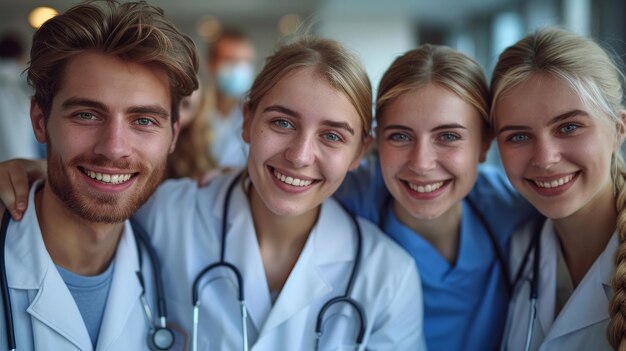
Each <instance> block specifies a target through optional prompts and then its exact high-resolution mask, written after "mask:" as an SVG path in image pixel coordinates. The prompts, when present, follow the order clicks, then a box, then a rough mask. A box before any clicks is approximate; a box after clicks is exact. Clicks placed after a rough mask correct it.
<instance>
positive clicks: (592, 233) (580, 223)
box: [553, 188, 617, 287]
mask: <svg viewBox="0 0 626 351" xmlns="http://www.w3.org/2000/svg"><path fill="white" fill-rule="evenodd" d="M616 219H617V210H616V208H615V198H614V196H613V191H612V188H609V189H608V190H606V191H605V192H604V193H603V194H600V195H599V196H598V199H597V200H596V201H592V202H590V203H589V204H588V205H587V206H585V207H583V208H582V209H580V210H578V211H577V212H576V213H574V214H572V215H570V216H568V217H565V218H562V219H555V220H553V222H554V229H555V231H556V234H557V236H558V238H559V240H560V243H561V249H562V250H563V256H564V258H565V262H566V264H567V268H568V270H569V273H570V276H571V278H572V282H573V283H574V287H576V286H577V285H578V283H580V281H581V280H582V279H583V277H584V276H585V274H586V273H587V271H588V270H589V268H591V265H593V263H594V262H595V260H596V259H597V258H598V256H600V254H601V253H602V252H603V251H604V249H605V248H606V245H607V244H608V242H609V240H610V239H611V236H612V235H613V232H614V231H615V227H616Z"/></svg>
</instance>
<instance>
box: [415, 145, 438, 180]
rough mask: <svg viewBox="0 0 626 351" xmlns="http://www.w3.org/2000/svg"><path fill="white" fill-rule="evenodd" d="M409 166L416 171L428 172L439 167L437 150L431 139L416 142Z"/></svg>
mask: <svg viewBox="0 0 626 351" xmlns="http://www.w3.org/2000/svg"><path fill="white" fill-rule="evenodd" d="M408 166H409V169H410V170H411V171H413V172H415V173H423V172H427V171H430V170H433V169H435V168H436V167H437V150H435V147H434V146H433V145H432V144H431V143H430V141H429V140H417V141H416V142H415V145H414V146H413V149H412V150H411V154H410V159H409V162H408Z"/></svg>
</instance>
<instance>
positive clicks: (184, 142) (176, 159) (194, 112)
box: [167, 85, 216, 179]
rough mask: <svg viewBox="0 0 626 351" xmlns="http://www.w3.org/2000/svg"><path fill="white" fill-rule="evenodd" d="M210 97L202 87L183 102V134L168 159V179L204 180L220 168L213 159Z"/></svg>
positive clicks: (181, 110)
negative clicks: (208, 105)
mask: <svg viewBox="0 0 626 351" xmlns="http://www.w3.org/2000/svg"><path fill="white" fill-rule="evenodd" d="M206 101H207V99H206V94H205V91H204V89H203V87H202V85H200V86H199V87H198V89H197V90H196V91H194V92H193V93H192V94H191V96H188V97H185V98H183V100H182V101H181V102H180V112H179V113H180V116H179V120H180V133H179V135H178V141H177V142H176V149H175V150H174V152H172V153H171V154H170V155H169V157H168V159H167V178H182V177H190V178H194V179H201V178H202V176H204V175H205V174H206V173H207V172H209V171H211V170H212V169H214V168H215V167H216V163H215V160H214V159H213V157H212V156H211V152H210V149H211V142H210V131H209V122H208V118H207V114H206V109H207V104H206Z"/></svg>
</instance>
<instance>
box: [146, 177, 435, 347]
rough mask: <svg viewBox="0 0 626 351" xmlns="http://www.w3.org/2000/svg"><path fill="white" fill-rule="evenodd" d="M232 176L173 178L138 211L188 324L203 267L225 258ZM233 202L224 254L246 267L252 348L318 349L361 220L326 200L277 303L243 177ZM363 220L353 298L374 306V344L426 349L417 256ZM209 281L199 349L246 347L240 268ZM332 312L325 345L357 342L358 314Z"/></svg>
mask: <svg viewBox="0 0 626 351" xmlns="http://www.w3.org/2000/svg"><path fill="white" fill-rule="evenodd" d="M232 179H233V176H232V175H230V176H223V177H220V178H217V179H215V180H213V182H212V183H211V184H210V185H209V186H207V187H205V188H201V189H199V190H198V188H197V187H196V185H195V182H190V181H180V180H179V181H169V182H166V183H164V184H163V185H162V186H161V187H160V189H159V190H158V191H157V192H156V193H155V195H154V196H153V197H152V198H151V200H150V201H149V202H148V203H147V204H146V205H145V206H144V208H142V209H141V210H140V211H139V212H138V214H137V216H136V217H135V218H136V219H138V220H139V222H140V223H142V224H143V225H144V226H146V227H147V231H148V233H151V235H152V236H153V243H154V245H155V247H156V248H157V250H158V251H159V252H160V256H161V257H162V258H163V261H164V268H163V270H164V273H163V275H164V277H165V278H166V281H167V280H169V282H170V283H169V284H166V290H167V296H168V304H169V305H168V306H169V309H170V311H171V312H172V313H171V314H172V318H173V319H174V321H175V322H178V323H182V324H183V325H184V326H185V329H187V330H191V324H192V323H191V322H192V302H191V301H192V299H191V296H192V291H191V290H192V289H191V285H192V282H193V280H194V278H195V277H196V275H197V274H198V273H199V272H200V271H201V270H202V269H203V268H204V267H205V266H207V265H209V264H211V263H214V262H217V261H218V260H219V252H220V245H221V236H222V231H221V228H222V218H223V207H224V201H225V194H226V188H227V185H228V184H230V182H231V181H232ZM229 208H230V211H229V214H228V218H227V219H228V220H227V228H228V231H227V233H226V235H227V239H226V242H227V244H226V250H225V251H226V253H225V257H226V260H227V261H228V262H230V263H232V264H234V265H235V266H236V267H238V268H239V270H240V271H241V274H242V276H243V281H244V293H245V296H246V300H247V305H248V310H249V315H250V319H249V322H248V333H249V342H250V349H251V350H255V351H261V350H268V351H270V350H271V351H280V350H301V351H306V350H313V348H314V345H315V341H314V340H315V322H316V318H317V315H318V312H319V311H320V309H321V307H322V305H323V304H324V303H325V302H326V301H328V300H329V299H331V298H333V297H336V296H339V295H342V294H343V293H344V291H345V289H346V286H347V282H348V276H349V275H350V272H351V270H352V267H353V264H354V257H355V241H356V240H355V236H356V232H355V230H354V229H353V228H354V226H353V222H352V221H351V220H350V217H348V215H346V213H345V212H344V211H343V209H342V208H340V206H339V205H338V203H336V202H335V201H334V200H332V199H331V200H327V201H326V202H324V203H323V205H322V209H321V212H320V216H319V219H318V222H317V224H316V225H315V227H314V228H313V230H312V232H311V234H310V236H309V238H308V240H307V242H306V244H305V246H304V248H303V250H302V253H301V255H300V257H299V258H298V261H297V263H296V264H295V266H294V268H293V270H292V272H291V274H290V276H289V278H288V280H287V282H286V283H285V285H284V287H283V289H282V291H281V292H280V295H279V296H278V299H277V300H276V301H275V303H274V304H273V305H272V302H271V298H270V292H269V288H268V285H267V280H266V278H265V271H264V268H263V262H262V260H261V255H260V251H259V245H258V242H257V238H256V234H255V229H254V223H253V221H252V216H251V213H250V209H249V206H248V200H247V197H246V194H245V193H244V191H243V189H242V186H241V185H240V184H238V185H237V186H236V187H235V190H234V191H233V193H232V197H231V201H230V207H229ZM359 223H360V226H361V228H362V234H363V242H362V245H363V246H362V254H361V255H362V256H361V267H360V269H359V271H358V273H357V278H356V281H355V284H354V286H353V289H352V294H351V297H353V298H354V299H356V300H357V301H359V302H360V303H361V304H362V306H363V308H364V310H365V312H366V315H367V328H366V337H365V341H364V342H365V344H366V346H367V349H368V350H424V349H425V344H424V337H423V332H422V314H423V307H422V292H421V286H420V282H419V276H418V274H417V271H416V268H415V264H414V262H413V260H412V259H411V258H410V257H409V256H408V254H407V253H406V252H404V251H403V250H402V249H401V248H400V247H399V246H397V245H396V244H395V243H393V242H392V241H391V240H390V239H389V238H388V237H387V236H385V235H383V234H382V233H381V232H380V231H379V230H378V229H377V228H376V227H375V226H374V225H373V224H371V223H369V222H367V221H365V220H359ZM174 279H176V282H174V281H173V280H174ZM209 281H210V283H208V282H209ZM203 285H204V288H203V290H202V291H201V294H200V301H201V303H202V305H201V312H200V323H199V324H200V328H199V330H200V332H199V334H200V337H199V342H198V346H199V349H200V350H241V345H242V341H241V338H242V336H241V335H242V334H241V332H242V327H241V317H240V313H239V309H238V302H237V290H236V288H235V287H236V282H235V279H234V278H233V275H232V274H231V273H229V272H227V271H224V270H222V271H220V272H218V273H216V274H212V275H209V276H207V278H206V279H205V280H204V283H203ZM346 313H347V314H346ZM324 320H325V324H324V325H325V334H324V337H325V339H323V340H322V344H321V347H320V349H321V350H341V349H344V348H343V346H342V345H346V346H352V347H354V346H353V345H354V337H355V335H356V331H355V330H356V327H357V326H358V322H357V319H356V317H355V316H354V315H353V314H351V313H350V310H349V309H348V308H346V307H345V306H344V307H341V308H337V309H331V310H329V313H328V314H327V315H326V318H325V319H324ZM329 345H330V346H329ZM353 349H354V348H352V350H353ZM360 349H361V350H364V349H365V346H362V347H361V348H360Z"/></svg>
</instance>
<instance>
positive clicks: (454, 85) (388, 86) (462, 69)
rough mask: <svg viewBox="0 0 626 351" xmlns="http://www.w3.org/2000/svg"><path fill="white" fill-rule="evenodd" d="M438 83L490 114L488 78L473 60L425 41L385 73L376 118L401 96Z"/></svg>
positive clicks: (378, 118) (397, 60) (400, 58)
mask: <svg viewBox="0 0 626 351" xmlns="http://www.w3.org/2000/svg"><path fill="white" fill-rule="evenodd" d="M431 83H432V84H437V85H439V86H441V87H444V88H446V89H448V90H450V91H451V92H453V93H455V94H456V95H458V96H459V97H460V98H462V99H463V100H464V101H467V102H468V103H469V104H471V105H472V106H473V107H474V108H475V109H476V110H477V111H478V112H479V113H480V116H481V117H483V119H484V120H485V125H486V123H487V119H488V113H489V95H488V92H489V90H488V88H487V81H486V79H485V75H484V73H483V70H482V68H481V67H480V65H479V64H478V63H477V62H476V61H474V60H473V59H471V58H469V57H467V56H465V55H463V54H462V53H460V52H458V51H455V50H453V49H451V48H449V47H446V46H438V45H430V44H425V45H422V46H420V47H419V48H417V49H414V50H411V51H408V52H407V53H405V54H404V55H402V56H400V57H398V58H396V60H395V61H394V62H393V63H392V64H391V66H390V67H389V68H388V69H387V71H386V72H385V74H384V75H383V77H382V79H381V81H380V85H379V87H378V93H377V98H376V119H377V120H380V118H382V116H383V115H384V112H385V108H386V107H387V106H389V104H390V103H391V102H392V101H394V100H395V99H396V98H398V97H399V96H401V95H403V94H405V93H407V92H410V91H414V90H417V89H419V88H422V87H424V86H426V85H428V84H431Z"/></svg>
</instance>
